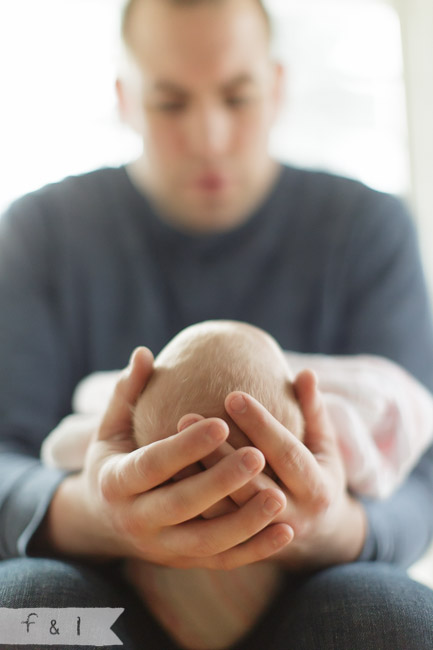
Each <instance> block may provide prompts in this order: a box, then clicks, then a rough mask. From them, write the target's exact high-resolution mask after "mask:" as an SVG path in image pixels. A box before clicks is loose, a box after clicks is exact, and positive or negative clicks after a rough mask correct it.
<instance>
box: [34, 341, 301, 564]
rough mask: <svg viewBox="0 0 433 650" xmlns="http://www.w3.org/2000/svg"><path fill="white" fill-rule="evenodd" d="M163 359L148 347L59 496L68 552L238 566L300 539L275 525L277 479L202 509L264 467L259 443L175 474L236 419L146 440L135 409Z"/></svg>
mask: <svg viewBox="0 0 433 650" xmlns="http://www.w3.org/2000/svg"><path fill="white" fill-rule="evenodd" d="M152 368H153V357H152V355H151V353H150V351H149V350H147V349H145V348H139V349H138V350H137V351H136V352H135V354H134V355H133V357H132V360H131V363H130V366H129V367H128V369H127V370H126V371H125V372H124V373H123V375H122V377H121V379H120V380H119V382H118V384H117V386H116V389H115V392H114V395H113V397H112V400H111V402H110V405H109V407H108V409H107V412H106V414H105V417H104V419H103V421H102V424H101V426H100V428H99V430H98V432H97V435H96V436H95V438H94V439H93V440H92V442H91V444H90V446H89V448H88V451H87V455H86V459H85V464H84V468H83V470H82V472H80V473H79V474H76V475H71V476H69V477H67V478H66V479H65V480H64V481H63V483H62V484H61V485H60V486H59V489H58V490H57V492H56V494H55V495H54V498H53V501H52V504H51V507H50V509H49V511H48V516H47V520H46V526H45V537H46V543H47V545H48V547H49V548H50V549H51V550H52V551H53V552H57V553H60V554H66V555H86V556H92V557H95V558H96V557H99V558H101V557H107V558H110V557H136V558H141V559H145V560H147V561H151V562H155V563H159V564H164V565H166V566H178V567H190V566H200V567H208V568H226V569H228V568H233V567H236V566H239V565H244V564H248V563H250V562H255V561H257V560H261V559H264V558H266V557H268V556H269V555H271V554H274V553H275V552H277V551H279V550H280V549H281V548H282V547H283V546H285V545H286V544H287V543H288V542H289V541H290V540H291V538H292V531H291V529H290V527H289V526H287V525H286V523H284V522H282V523H277V524H274V525H270V526H269V524H270V523H271V522H272V521H273V520H274V518H275V517H276V515H277V514H278V513H279V512H281V511H282V510H283V509H284V508H285V506H286V499H285V496H284V493H283V492H282V491H281V489H279V488H278V486H276V485H275V484H274V485H270V486H268V487H266V488H265V489H264V490H256V491H255V494H254V496H253V497H252V498H251V499H249V500H248V501H247V502H246V503H245V504H244V505H242V507H240V508H239V509H237V510H236V511H235V512H231V513H228V514H225V515H223V516H221V517H217V518H214V519H212V520H205V519H202V518H199V517H198V516H199V515H200V513H202V512H203V511H205V510H207V509H209V508H211V507H212V506H214V504H215V503H218V502H219V501H221V500H222V499H224V498H225V497H226V496H227V495H229V494H231V493H233V492H236V491H237V490H239V489H241V488H242V487H243V486H244V485H245V484H246V483H248V482H249V481H251V479H252V478H253V477H255V476H257V474H258V473H260V472H261V470H262V469H263V467H264V464H265V460H264V457H263V454H262V453H261V451H259V449H255V448H253V447H246V448H242V449H238V450H236V451H235V452H234V453H232V454H230V455H229V456H226V457H224V458H222V459H221V461H220V462H217V463H216V464H215V465H214V466H213V467H212V468H209V469H208V470H206V471H204V472H200V473H199V474H195V475H192V476H187V477H186V478H183V479H181V480H178V481H175V482H173V481H171V480H170V479H171V478H172V477H173V476H174V475H175V474H179V473H180V472H182V471H183V470H184V469H185V468H186V467H188V466H190V465H191V464H194V463H196V462H198V461H200V460H201V459H202V458H203V457H205V456H207V455H209V454H210V453H212V452H213V451H215V450H216V449H217V448H218V447H219V446H220V445H221V444H222V443H223V442H224V441H225V439H226V438H227V435H228V427H227V425H226V424H225V423H224V422H223V421H222V420H219V419H216V418H213V419H209V420H206V421H201V422H197V423H196V424H194V425H193V426H190V427H187V428H186V429H185V430H183V431H181V432H180V433H178V434H176V435H173V436H171V437H169V438H166V439H164V440H161V441H158V442H155V443H152V444H150V445H148V446H145V447H142V448H140V449H136V445H135V443H134V440H133V437H132V433H131V420H132V411H133V408H134V406H135V404H136V401H137V399H138V397H139V395H140V393H141V391H142V390H143V388H144V387H145V385H146V383H147V381H148V379H149V377H150V375H151V373H152Z"/></svg>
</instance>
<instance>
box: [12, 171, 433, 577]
mask: <svg viewBox="0 0 433 650" xmlns="http://www.w3.org/2000/svg"><path fill="white" fill-rule="evenodd" d="M215 318H228V319H236V320H243V321H248V322H250V323H253V324H255V325H258V326H260V327H262V328H264V329H265V330H267V331H269V332H270V333H271V334H272V335H273V336H274V337H275V338H276V339H277V340H278V341H279V343H280V344H281V346H282V347H283V348H286V349H291V350H297V351H300V352H320V353H329V354H353V353H373V354H380V355H383V356H386V357H389V358H390V359H393V360H395V361H396V362H398V363H400V364H401V365H403V366H405V367H406V368H407V369H408V370H409V371H410V372H412V373H413V374H414V375H415V376H416V377H417V378H418V379H420V380H421V381H422V382H424V383H425V384H426V385H427V386H428V387H429V388H430V389H431V390H433V328H432V323H431V316H430V311H429V304H428V298H427V293H426V289H425V285H424V280H423V275H422V270H421V267H420V260H419V252H418V248H417V242H416V236H415V232H414V228H413V224H412V222H411V219H410V218H409V217H408V215H407V214H406V212H405V210H404V208H403V206H402V205H401V203H400V202H399V201H398V200H397V199H395V198H393V197H390V196H388V195H385V194H381V193H379V192H375V191H373V190H370V189H368V188H366V187H365V186H363V185H362V184H360V183H357V182H354V181H350V180H347V179H343V178H339V177H336V176H332V175H329V174H325V173H316V172H308V171H304V170H298V169H294V168H289V167H282V168H281V173H280V175H279V177H278V180H277V181H276V183H275V185H274V187H273V189H272V191H271V192H270V194H269V196H268V197H267V198H266V200H265V201H264V202H263V204H262V205H260V206H258V208H257V210H256V211H255V213H254V214H252V215H251V216H250V218H249V219H248V221H247V222H246V223H244V224H243V225H241V226H240V227H238V228H236V229H235V230H232V231H230V232H227V233H222V234H211V235H197V234H191V233H186V232H182V231H179V230H177V229H175V228H173V227H172V226H170V225H168V224H167V223H164V222H163V221H161V220H160V218H159V217H158V215H157V214H156V213H155V211H154V209H153V208H152V205H151V204H150V203H149V201H148V200H147V199H146V198H145V197H144V196H143V195H142V194H141V193H140V192H139V191H138V190H137V189H136V188H135V187H134V186H133V185H132V183H131V181H130V180H129V177H128V175H127V173H126V171H125V169H124V168H123V167H122V168H119V169H103V170H99V171H96V172H92V173H90V174H86V175H83V176H80V177H73V178H68V179H66V180H64V181H62V182H61V183H57V184H54V185H50V186H48V187H46V188H43V189H41V190H39V191H37V192H34V193H32V194H30V195H28V196H26V197H23V198H22V199H19V200H18V201H16V202H15V203H14V204H13V205H12V206H11V207H10V209H9V210H8V212H7V213H6V214H5V215H4V217H3V218H2V219H1V220H0V360H1V361H0V387H1V390H0V452H1V453H0V556H2V557H14V556H17V555H23V554H25V553H26V552H27V551H28V546H29V542H30V540H31V537H32V535H33V533H34V532H35V530H36V529H37V527H38V525H39V524H40V522H41V520H42V518H43V516H44V513H45V512H46V508H47V505H48V503H49V501H50V499H51V496H52V493H53V491H54V490H55V489H56V487H57V485H58V482H59V481H60V480H61V479H62V476H63V474H62V473H61V472H59V471H56V470H52V469H47V468H45V467H42V466H41V465H40V463H39V461H38V459H37V457H38V453H39V448H40V444H41V441H42V440H43V439H44V437H45V436H46V435H47V434H48V433H49V432H50V431H51V430H52V429H53V428H54V426H55V425H56V424H57V423H58V421H59V420H60V419H61V418H62V417H63V416H65V415H66V414H68V413H69V412H70V411H71V396H72V393H73V390H74V387H75V386H76V384H77V383H78V381H79V380H80V379H81V378H82V377H84V376H85V375H87V374H89V373H91V372H94V371H97V370H108V369H113V368H119V367H123V366H124V365H125V364H126V362H127V360H128V357H129V354H130V352H131V350H132V349H133V348H134V347H135V346H136V345H140V344H143V345H147V346H149V347H150V348H151V349H152V350H153V352H154V353H155V354H156V353H158V351H159V350H160V349H161V348H162V347H163V346H164V345H165V343H167V341H168V340H169V339H170V338H171V337H172V336H173V335H174V334H175V333H176V332H178V331H179V330H180V329H182V328H183V327H185V326H187V325H189V324H191V323H194V322H198V321H201V320H206V319H215ZM432 494H433V449H432V450H430V451H429V452H428V453H427V454H426V455H425V456H424V458H423V459H422V460H421V462H420V464H419V465H418V467H417V468H416V469H415V470H414V472H413V473H412V475H411V476H410V477H409V479H408V480H407V482H406V483H405V485H404V486H403V487H402V488H400V489H399V491H398V492H397V493H396V494H395V495H394V496H393V497H392V498H390V499H388V500H387V501H386V502H377V503H366V509H367V513H368V520H369V534H368V538H367V541H366V544H365V547H364V549H363V552H362V556H361V558H362V559H368V560H385V561H390V562H397V563H400V564H402V565H408V564H410V563H411V562H412V561H413V560H414V559H415V558H416V557H417V556H418V555H419V554H420V553H421V552H422V551H423V550H424V549H425V547H426V545H427V543H428V540H429V537H430V536H431V535H432V533H433V508H432V507H431V495H432Z"/></svg>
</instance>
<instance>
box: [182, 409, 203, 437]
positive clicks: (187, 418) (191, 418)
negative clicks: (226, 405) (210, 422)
mask: <svg viewBox="0 0 433 650" xmlns="http://www.w3.org/2000/svg"><path fill="white" fill-rule="evenodd" d="M200 420H204V417H203V416H202V415H198V414H197V413H187V414H186V415H182V417H181V418H180V420H179V422H178V423H177V431H178V433H180V432H181V431H183V430H184V429H187V428H188V427H190V426H191V425H192V424H195V423H196V422H200Z"/></svg>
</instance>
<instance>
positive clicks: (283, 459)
mask: <svg viewBox="0 0 433 650" xmlns="http://www.w3.org/2000/svg"><path fill="white" fill-rule="evenodd" d="M225 407H226V410H227V412H228V413H229V415H230V417H231V418H232V419H233V420H234V421H235V422H236V424H237V425H238V427H239V428H240V429H241V430H242V431H243V432H244V433H245V434H246V435H247V436H248V438H249V439H250V440H251V442H252V443H253V444H254V445H255V446H256V447H257V448H258V449H260V450H261V451H262V452H263V454H264V456H265V458H266V461H267V462H268V463H269V465H270V466H271V467H272V469H273V470H274V472H275V474H276V475H277V476H278V478H279V479H280V480H281V481H282V483H283V485H284V486H285V487H286V488H287V489H288V490H289V491H290V492H291V493H292V494H293V495H294V497H295V498H299V499H309V498H313V497H314V498H315V495H317V494H319V493H320V491H321V489H322V473H321V470H320V467H319V466H318V463H317V461H316V459H315V457H314V456H313V455H312V453H311V452H310V451H309V449H308V448H307V447H306V446H305V444H304V443H303V442H301V441H300V440H299V439H298V438H297V437H296V436H295V435H293V434H292V433H291V432H290V431H289V430H288V429H286V427H284V426H283V425H282V424H281V423H280V422H279V421H278V420H277V419H276V418H274V417H273V416H272V415H271V414H270V413H269V411H268V410H267V409H265V407H264V406H263V405H262V404H260V403H259V402H258V401H257V400H256V399H254V398H253V397H251V395H248V394H247V393H241V392H238V391H237V392H234V393H231V394H230V395H228V396H227V398H226V401H225Z"/></svg>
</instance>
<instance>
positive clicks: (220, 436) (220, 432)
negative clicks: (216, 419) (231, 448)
mask: <svg viewBox="0 0 433 650" xmlns="http://www.w3.org/2000/svg"><path fill="white" fill-rule="evenodd" d="M206 435H207V436H208V438H209V440H211V441H212V442H214V441H218V440H221V442H222V441H223V440H225V439H226V437H227V431H225V430H224V428H223V427H221V426H218V425H217V424H210V425H209V426H208V428H207V430H206Z"/></svg>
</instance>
